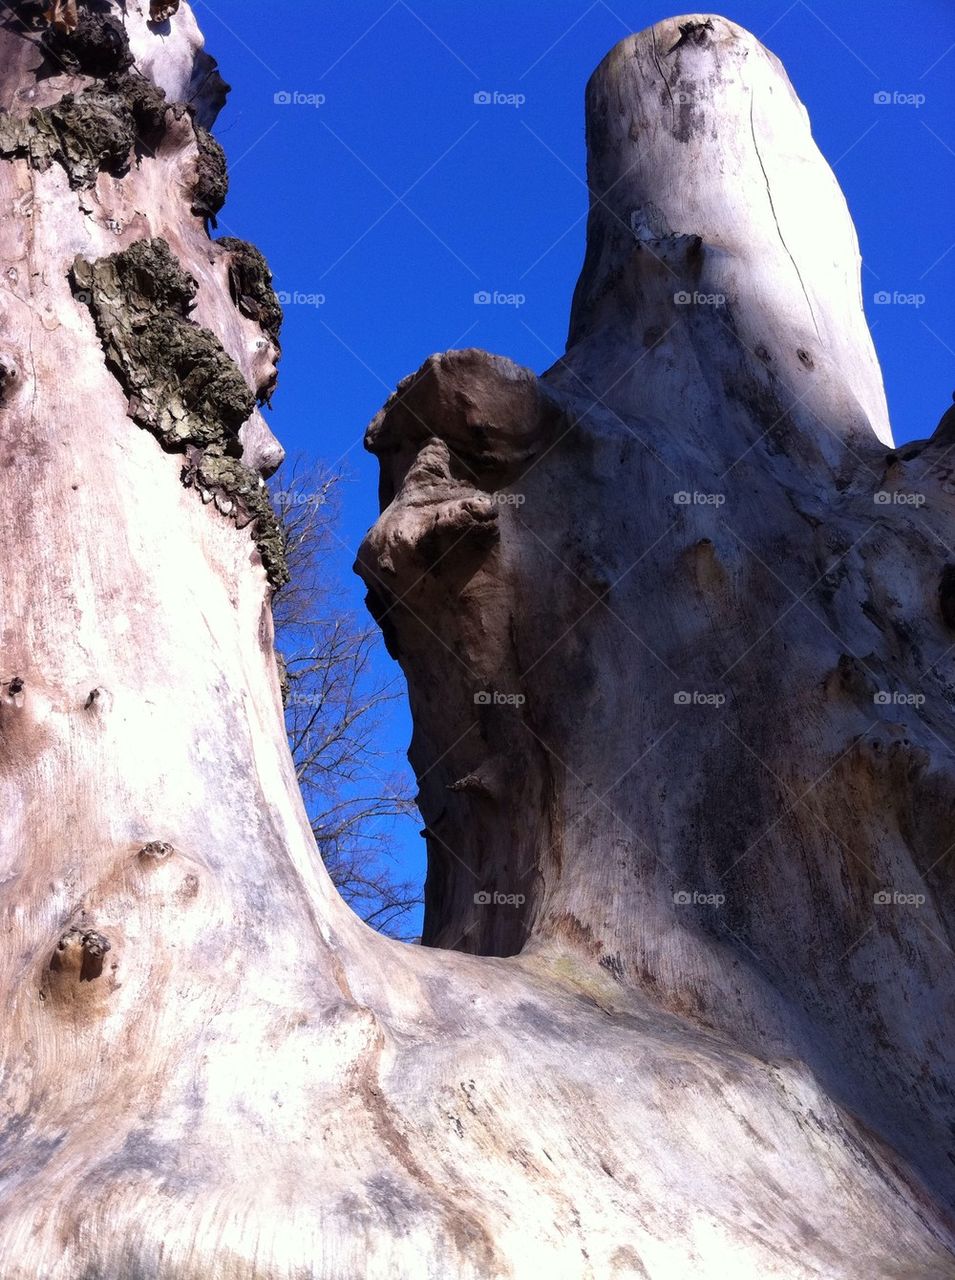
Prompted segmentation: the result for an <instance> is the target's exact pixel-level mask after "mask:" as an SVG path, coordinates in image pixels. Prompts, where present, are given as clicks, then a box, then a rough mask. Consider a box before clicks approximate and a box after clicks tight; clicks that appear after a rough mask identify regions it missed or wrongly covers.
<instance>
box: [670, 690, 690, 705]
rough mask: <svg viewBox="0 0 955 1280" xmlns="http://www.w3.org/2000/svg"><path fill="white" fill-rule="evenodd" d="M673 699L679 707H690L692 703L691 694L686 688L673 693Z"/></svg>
mask: <svg viewBox="0 0 955 1280" xmlns="http://www.w3.org/2000/svg"><path fill="white" fill-rule="evenodd" d="M673 701H674V702H675V703H676V705H677V706H678V707H688V706H689V705H690V695H689V694H688V693H687V692H686V690H685V689H681V690H680V691H679V693H675V694H674V695H673Z"/></svg>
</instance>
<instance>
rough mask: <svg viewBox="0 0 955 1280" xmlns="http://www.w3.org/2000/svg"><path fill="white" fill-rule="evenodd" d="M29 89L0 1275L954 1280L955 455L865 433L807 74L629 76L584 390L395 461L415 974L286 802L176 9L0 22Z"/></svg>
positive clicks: (2, 815)
mask: <svg viewBox="0 0 955 1280" xmlns="http://www.w3.org/2000/svg"><path fill="white" fill-rule="evenodd" d="M0 67H2V70H0V106H2V108H3V114H2V115H0V200H2V207H3V211H4V220H3V224H2V230H0V258H2V277H0V279H2V286H3V287H2V294H0V348H2V349H0V366H2V393H0V463H2V465H0V501H2V504H3V510H4V512H5V519H4V520H3V522H2V525H0V564H2V566H3V589H4V590H3V632H2V640H3V644H2V654H3V662H2V665H3V670H2V672H0V677H2V681H3V684H2V691H0V694H2V696H0V832H2V847H0V859H2V865H0V905H2V912H3V927H4V938H5V945H4V948H3V950H2V954H0V991H2V995H3V1008H4V1015H3V1038H2V1075H0V1082H2V1083H0V1158H2V1165H0V1178H2V1181H0V1254H2V1262H0V1271H2V1274H3V1276H4V1280H34V1278H36V1277H43V1278H44V1280H134V1278H135V1280H140V1278H141V1280H146V1278H147V1277H148V1278H149V1280H154V1278H156V1277H159V1278H161V1280H210V1278H211V1277H214V1278H216V1280H292V1278H293V1277H294V1278H295V1280H300V1278H304V1277H313V1278H315V1280H351V1278H352V1277H357V1276H368V1277H373V1278H374V1280H392V1278H394V1277H399V1278H407V1280H420V1278H421V1277H425V1276H430V1277H435V1278H436V1280H437V1278H438V1277H440V1278H441V1280H444V1278H445V1277H463V1278H465V1280H490V1278H501V1280H504V1278H505V1277H518V1278H520V1280H531V1277H536V1276H538V1275H546V1276H548V1277H550V1278H551V1280H581V1278H582V1277H592V1278H593V1280H606V1278H612V1277H619V1278H621V1280H622V1278H623V1277H641V1278H643V1280H646V1278H650V1280H671V1278H672V1277H689V1276H693V1277H694V1278H695V1280H717V1278H719V1280H722V1278H723V1277H725V1276H730V1275H731V1276H734V1277H736V1278H737V1280H742V1278H745V1277H751V1278H752V1280H756V1278H757V1277H759V1278H760V1280H763V1278H765V1277H769V1276H777V1277H785V1278H786V1280H810V1277H816V1278H818V1277H820V1276H825V1277H851V1278H853V1280H855V1278H858V1280H872V1278H873V1277H891V1276H894V1277H908V1278H914V1277H921V1278H922V1280H939V1278H940V1277H950V1276H952V1275H955V1252H953V1227H952V1220H951V1217H950V1215H949V1210H948V1206H949V1205H950V1204H951V1200H952V1191H953V1182H955V1170H953V1162H952V1156H951V1119H952V1081H951V1056H952V1041H951V1036H950V1035H949V1034H947V1033H948V1032H949V1030H950V1027H951V1018H952V979H951V974H952V965H951V950H950V947H949V942H950V930H951V915H952V890H951V885H952V865H951V862H952V856H951V853H950V848H951V836H950V829H951V819H950V816H951V813H952V805H953V799H955V767H953V764H955V762H953V757H952V750H951V746H950V744H951V743H952V741H953V739H955V732H953V731H955V710H953V706H955V703H953V686H952V677H953V653H955V650H953V641H955V635H953V630H952V628H953V624H955V586H953V581H955V566H953V565H952V564H950V563H949V559H950V558H951V559H952V560H955V555H953V553H952V552H951V551H950V550H949V549H948V548H949V544H950V543H951V533H952V519H951V517H952V510H953V498H952V492H953V491H955V481H953V478H952V477H953V472H955V461H953V460H950V459H955V455H952V454H950V452H949V451H950V449H951V448H952V446H953V444H955V427H953V424H952V420H951V414H949V415H947V417H946V418H945V419H943V421H942V423H941V424H940V426H939V429H938V431H937V432H936V433H935V435H934V436H932V437H931V438H930V439H926V440H924V441H921V442H918V443H916V444H913V445H908V446H906V447H905V448H903V449H900V450H898V451H892V449H891V437H890V434H889V426H888V421H887V415H886V408H885V400H884V396H883V392H882V385H881V377H880V373H879V369H878V365H877V363H876V360H875V356H874V353H873V349H872V344H871V341H870V339H869V335H868V332H867V330H866V327H865V323H864V320H863V316H862V310H861V305H860V293H859V258H858V248H857V244H856V239H855V234H854V231H853V228H852V225H851V222H850V219H849V216H848V213H847V211H846V207H845V204H844V201H843V199H842V196H841V194H840V192H839V189H838V186H837V184H836V182H835V179H834V178H833V175H832V173H831V172H830V170H829V169H828V167H827V166H826V164H825V162H824V161H823V159H822V157H821V156H820V154H819V153H818V151H817V150H816V148H815V146H814V144H813V142H812V139H811V137H810V132H809V126H808V122H807V119H806V114H805V111H804V109H803V108H802V106H801V105H800V103H799V102H798V100H797V99H796V98H795V96H794V94H793V92H792V89H791V87H790V85H789V82H788V80H787V79H786V76H785V73H784V72H783V70H782V68H781V67H780V65H779V64H778V62H777V61H776V59H775V58H774V57H773V56H772V55H771V54H769V53H768V52H767V51H766V50H765V49H763V48H762V47H761V46H760V45H759V44H758V43H757V41H756V40H754V39H753V37H752V36H750V35H748V34H747V33H746V32H745V31H742V30H741V29H740V28H738V27H736V26H734V25H733V24H732V23H730V22H727V21H726V20H724V19H722V18H718V17H707V16H705V15H698V16H695V17H688V18H683V19H674V20H671V21H666V22H663V23H660V24H658V25H657V26H656V27H654V28H652V29H651V30H649V31H646V32H643V33H642V34H640V35H637V36H633V37H630V38H629V39H627V40H625V41H623V42H622V43H621V44H620V45H619V46H618V47H617V48H616V49H614V50H613V51H612V52H611V53H610V54H609V55H608V57H607V58H606V60H605V61H604V62H603V63H602V64H601V66H600V67H599V68H598V70H597V72H596V73H595V75H594V77H593V79H592V81H591V83H590V86H589V89H588V94H587V121H588V123H587V128H588V143H589V155H590V160H589V165H590V184H591V192H592V205H591V214H590V226H589V231H588V246H587V254H586V261H585V264H584V269H583V273H582V276H581V279H580V283H579V285H578V288H577V292H576V296H575V299H574V306H573V313H572V320H571V329H570V339H569V346H568V350H567V353H566V355H565V356H564V357H563V358H562V359H561V360H559V361H558V362H557V364H556V365H554V367H553V368H551V369H550V370H548V371H547V373H545V374H544V375H543V376H542V377H540V378H538V377H536V376H535V375H534V374H533V373H531V372H530V371H528V370H526V369H521V368H518V367H516V366H515V365H513V364H512V363H510V362H509V361H508V360H506V359H503V358H501V357H496V356H489V355H487V354H485V353H483V352H480V351H457V352H448V353H446V354H444V355H438V356H432V357H431V358H430V359H429V360H428V361H427V362H426V363H425V364H424V366H423V367H422V368H421V370H420V371H419V372H418V373H416V374H414V375H413V376H412V377H410V378H408V379H407V380H406V381H405V382H403V383H402V384H401V385H400V387H399V388H398V390H397V392H396V393H395V395H394V396H393V397H392V398H391V400H389V402H388V404H387V405H386V406H385V408H384V409H383V410H382V412H381V414H379V416H378V417H377V418H376V419H375V421H374V423H373V424H372V426H371V428H370V431H369V435H368V445H369V447H370V448H371V449H372V450H373V451H374V452H375V453H376V454H378V456H379V458H380V461H381V472H382V508H383V509H382V514H381V517H380V519H379V520H378V522H377V523H376V524H375V526H374V528H373V529H372V530H371V532H370V533H369V535H368V537H367V539H366V540H365V542H364V544H363V546H362V548H361V551H360V554H359V561H358V567H359V571H360V573H361V574H362V576H363V578H364V580H365V582H366V583H367V585H368V589H369V603H370V606H371V608H372V610H373V612H374V614H375V616H376V618H378V620H379V621H380V623H381V627H382V630H383V632H384V635H385V638H386V640H387V643H388V645H389V648H390V650H391V652H392V653H393V654H394V656H395V657H396V658H397V659H398V661H399V662H400V663H401V665H402V668H403V670H404V672H405V674H406V675H407V678H408V682H409V688H410V695H411V700H412V706H413V711H414V719H415V733H414V741H413V743H412V750H411V756H412V761H413V764H414V766H415V768H416V770H417V772H418V775H419V778H420V785H421V807H422V811H423V814H424V818H425V822H426V834H427V841H428V854H429V872H428V883H427V912H426V922H425V938H424V941H425V943H426V944H428V945H426V946H422V947H407V946H402V945H400V944H397V943H394V942H391V941H389V940H387V939H385V938H382V937H379V936H377V935H375V934H374V933H372V932H371V931H370V930H369V929H367V928H366V927H365V926H363V925H362V924H361V923H360V922H359V921H358V920H357V919H356V918H355V917H354V916H353V915H352V914H351V913H350V912H349V911H348V910H347V909H346V908H345V907H344V905H343V904H342V903H341V901H340V900H339V899H338V898H337V897H336V895H335V893H334V891H333V890H332V888H331V886H330V884H329V881H328V878H327V876H326V874H325V873H324V870H323V868H322V865H321V861H320V858H319V857H318V854H317V852H316V849H315V847H314V843H313V840H312V836H311V832H310V829H309V825H308V821H307V818H306V815H305V812H304V809H303V806H302V802H301V799H300V797H299V794H298V790H297V787H296V784H295V777H294V771H293V768H292V764H291V760H290V758H289V753H288V749H287V745H286V741H285V735H284V732H283V723H282V708H281V698H280V690H279V680H278V675H277V671H276V664H275V660H274V654H273V642H272V624H271V615H270V608H269V605H270V598H271V593H272V591H273V590H274V589H276V588H280V587H281V583H282V581H283V578H284V574H285V570H284V563H283V556H282V537H281V529H280V528H279V527H278V526H277V524H276V522H275V519H274V517H273V515H272V512H271V508H270V507H269V504H268V500H267V493H266V491H265V489H264V487H263V477H265V476H267V475H269V474H270V473H271V472H272V471H273V470H274V469H275V467H276V466H277V465H278V463H279V461H280V460H281V456H282V455H281V449H280V448H279V446H278V445H277V443H276V442H275V440H274V439H273V438H272V436H271V434H270V433H269V431H268V429H267V428H266V426H265V425H264V422H263V420H262V418H261V417H260V415H259V413H258V410H257V408H256V404H257V402H260V401H262V400H264V399H266V398H267V397H268V395H269V394H270V393H271V390H272V387H273V385H274V380H275V360H276V358H277V354H278V345H277V341H278V324H279V320H280V314H279V312H278V309H277V304H276V301H275V297H274V294H273V293H272V291H271V285H270V277H269V275H268V269H267V267H266V265H265V263H264V261H263V260H262V258H261V256H260V255H259V254H258V253H257V251H256V250H255V249H254V248H253V247H252V246H250V245H245V244H244V243H243V242H241V241H238V240H235V239H232V238H225V239H219V240H213V239H210V236H209V232H208V226H209V223H210V222H211V221H213V220H214V217H215V213H216V211H217V209H218V207H219V206H220V205H221V202H222V199H223V198H224V195H225V181H226V170H225V163H224V159H223V156H222V153H221V151H220V150H219V148H218V145H217V144H216V143H215V142H214V140H213V139H212V137H211V135H210V133H209V132H208V129H209V127H210V126H211V124H212V123H213V120H214V117H215V114H216V111H217V109H218V107H219V106H220V105H221V102H222V100H223V97H224V91H225V86H224V85H223V84H222V82H221V80H219V78H218V76H217V74H216V72H215V67H214V64H213V63H212V61H211V59H209V58H208V56H207V55H206V54H204V53H203V52H202V48H201V38H200V36H199V33H198V31H197V28H196V25H195V21H194V18H193V15H192V13H191V11H190V9H189V6H188V5H187V4H185V3H182V4H176V3H164V4H156V3H153V4H149V5H147V4H146V3H144V0H127V2H126V3H125V4H123V5H120V4H115V3H114V4H108V3H105V2H104V3H100V4H95V5H94V4H83V3H75V2H64V0H57V3H54V4H51V5H48V6H44V5H43V4H38V3H17V4H13V5H12V6H10V7H8V9H7V12H6V14H5V16H4V17H3V18H2V20H0ZM916 498H917V499H918V501H915V499H916Z"/></svg>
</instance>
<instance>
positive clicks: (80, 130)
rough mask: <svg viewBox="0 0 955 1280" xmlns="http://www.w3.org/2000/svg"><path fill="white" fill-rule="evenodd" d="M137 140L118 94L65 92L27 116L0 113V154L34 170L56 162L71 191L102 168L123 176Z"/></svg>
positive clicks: (87, 184)
mask: <svg viewBox="0 0 955 1280" xmlns="http://www.w3.org/2000/svg"><path fill="white" fill-rule="evenodd" d="M135 140H136V128H135V122H134V119H133V114H132V111H131V110H130V109H129V107H128V105H127V103H126V101H125V99H124V98H123V97H122V96H121V95H120V94H118V93H110V92H108V91H105V90H102V89H86V90H84V91H83V92H82V93H76V94H73V93H67V94H64V96H63V97H62V98H61V99H60V100H59V102H54V103H53V104H52V105H51V106H49V107H34V108H33V109H32V110H31V111H30V113H29V115H26V116H22V117H18V116H13V115H10V114H8V113H6V112H4V113H2V114H0V155H2V156H5V157H11V158H12V157H21V158H23V159H26V160H28V161H29V163H30V165H31V166H32V167H33V168H34V169H40V170H43V169H48V168H49V167H50V165H51V164H52V163H53V161H54V160H55V161H57V162H58V163H59V164H61V165H62V166H63V168H64V169H65V170H66V172H67V175H68V177H69V181H70V186H71V187H73V188H79V187H90V186H92V185H93V183H94V182H95V181H96V175H97V174H98V173H99V171H100V170H101V169H103V170H105V171H106V172H107V173H112V174H116V175H119V174H122V173H124V172H125V170H126V169H127V168H128V166H129V156H130V152H131V151H132V149H133V144H134V142H135Z"/></svg>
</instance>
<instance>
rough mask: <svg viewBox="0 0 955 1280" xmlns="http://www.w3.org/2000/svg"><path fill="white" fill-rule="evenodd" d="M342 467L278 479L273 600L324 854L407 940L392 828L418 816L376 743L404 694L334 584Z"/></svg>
mask: <svg viewBox="0 0 955 1280" xmlns="http://www.w3.org/2000/svg"><path fill="white" fill-rule="evenodd" d="M343 480H344V476H343V473H342V472H341V471H334V472H332V471H327V470H323V469H321V468H320V467H315V466H311V467H309V466H308V465H307V464H306V463H305V462H304V461H303V460H302V459H301V458H299V459H297V460H295V462H293V463H291V464H289V463H286V464H285V465H284V466H283V468H282V470H281V472H279V474H278V475H277V476H276V477H275V479H274V480H273V482H272V488H271V492H272V500H273V503H274V506H275V510H276V514H277V516H278V518H279V521H280V523H281V526H282V529H283V533H284V539H285V549H286V562H287V564H288V570H289V582H288V583H287V584H286V585H285V586H284V587H283V588H282V590H281V591H280V592H279V593H278V595H277V596H276V598H275V601H274V603H273V609H272V613H273V617H274V619H275V633H276V648H277V652H278V655H279V662H280V665H281V668H282V669H283V670H284V677H285V680H284V683H285V723H286V728H287V730H288V736H289V745H290V747H291V751H292V759H293V760H294V761H295V769H296V774H297V776H298V780H299V785H300V786H301V788H302V794H303V796H304V798H305V803H306V806H307V808H308V812H309V818H310V820H311V824H312V830H313V832H314V833H315V840H316V843H317V845H318V848H319V852H320V853H321V855H322V858H323V860H324V862H325V866H326V867H327V869H328V872H329V875H330V876H331V878H332V882H333V884H334V885H335V887H336V889H338V891H339V893H340V894H341V895H342V897H343V898H344V899H345V901H346V902H347V903H348V904H349V905H350V906H351V907H352V908H353V909H354V910H355V911H357V912H358V914H359V915H360V916H361V918H362V919H363V920H364V921H365V922H366V923H367V924H370V925H372V926H373V927H374V928H376V929H378V930H380V931H381V932H382V933H386V934H388V935H390V936H391V937H396V938H401V939H404V940H410V939H411V938H413V937H416V936H417V933H418V930H417V928H416V926H415V921H414V919H413V917H414V914H415V912H416V910H417V909H418V908H419V907H420V905H421V902H422V896H421V888H420V886H419V885H417V884H416V883H415V882H414V881H413V880H411V879H409V878H402V877H401V876H400V875H398V874H396V870H395V867H396V859H395V855H394V853H393V844H394V839H395V830H396V822H399V821H401V820H404V821H405V822H409V823H410V821H411V820H412V819H413V817H414V815H415V812H416V810H415V803H414V793H413V790H412V789H411V787H410V785H409V782H408V779H407V775H406V772H405V771H403V770H400V769H398V768H396V767H395V762H394V759H393V755H392V753H390V752H388V751H386V750H383V749H382V747H381V746H380V737H381V730H382V716H383V714H384V713H386V712H387V709H388V706H389V704H390V703H393V702H394V701H395V699H396V698H399V697H401V696H402V695H403V689H402V688H400V687H399V685H400V683H402V682H400V681H399V680H398V679H391V680H388V679H386V678H384V677H383V676H382V675H381V674H380V664H381V659H382V657H383V656H384V655H383V646H382V643H381V637H380V632H379V630H378V628H377V627H376V626H375V625H374V624H373V623H368V622H364V623H360V622H359V620H358V619H357V618H356V617H355V615H354V614H353V613H352V612H350V611H349V610H348V609H347V607H346V606H345V604H344V602H343V598H342V597H343V594H344V593H343V592H342V591H341V590H336V589H335V587H334V585H333V583H334V581H335V573H334V569H333V567H332V558H333V552H334V551H335V550H336V549H337V548H341V547H342V546H343V543H342V540H341V538H340V537H339V535H338V532H337V526H338V524H339V516H340V501H341V486H342V483H343Z"/></svg>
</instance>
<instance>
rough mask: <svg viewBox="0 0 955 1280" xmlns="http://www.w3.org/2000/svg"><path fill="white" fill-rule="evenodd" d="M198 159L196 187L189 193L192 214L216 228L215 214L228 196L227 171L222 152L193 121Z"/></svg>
mask: <svg viewBox="0 0 955 1280" xmlns="http://www.w3.org/2000/svg"><path fill="white" fill-rule="evenodd" d="M192 127H193V129H194V130H195V134H196V146H197V147H198V149H199V159H198V162H197V164H196V185H195V187H194V188H193V191H192V212H193V213H195V214H198V215H199V217H200V218H208V219H209V220H210V222H211V223H212V225H213V226H215V225H216V214H217V213H218V212H219V210H220V209H221V208H222V206H223V205H224V204H225V198H226V196H227V195H228V193H229V170H228V165H227V164H226V158H225V152H224V151H223V150H222V148H221V147H220V146H219V144H218V142H216V140H215V138H214V137H213V136H212V134H211V133H210V132H209V130H208V129H204V128H203V127H202V125H201V124H197V123H196V122H195V121H193V125H192Z"/></svg>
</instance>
